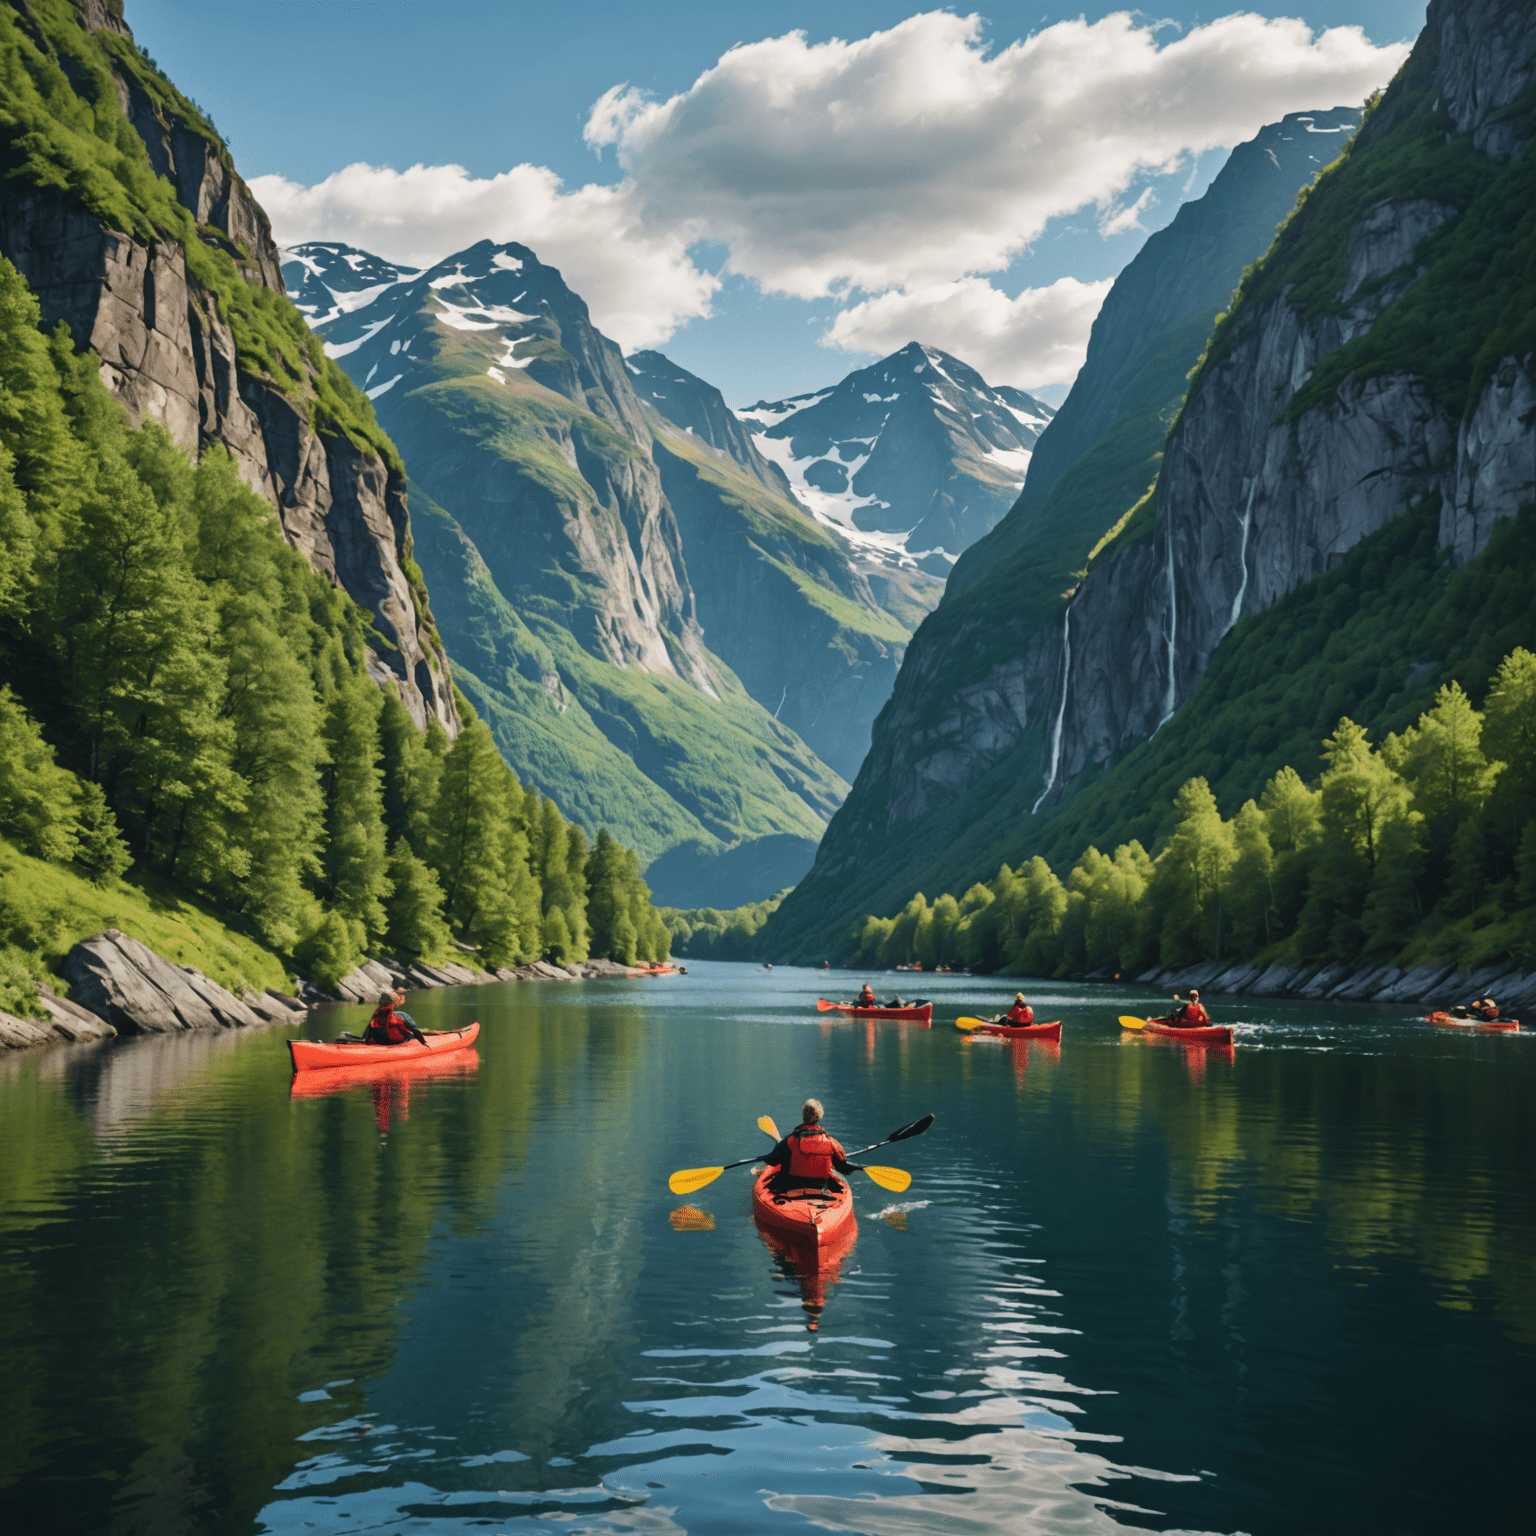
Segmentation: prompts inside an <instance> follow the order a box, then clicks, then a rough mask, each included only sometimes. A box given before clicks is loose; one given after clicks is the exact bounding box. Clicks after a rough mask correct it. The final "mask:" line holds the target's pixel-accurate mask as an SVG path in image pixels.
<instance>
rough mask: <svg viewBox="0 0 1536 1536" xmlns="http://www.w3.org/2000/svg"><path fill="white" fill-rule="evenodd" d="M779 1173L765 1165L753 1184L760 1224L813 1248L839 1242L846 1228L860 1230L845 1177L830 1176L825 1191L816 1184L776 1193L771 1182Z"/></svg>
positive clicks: (802, 1245) (754, 1203)
mask: <svg viewBox="0 0 1536 1536" xmlns="http://www.w3.org/2000/svg"><path fill="white" fill-rule="evenodd" d="M777 1173H778V1169H777V1168H764V1169H763V1171H762V1172H761V1173H760V1174H758V1176H757V1182H756V1183H755V1184H753V1186H752V1214H753V1216H755V1217H756V1218H757V1224H758V1225H759V1226H760V1227H763V1228H765V1229H766V1230H767V1231H769V1232H772V1233H775V1234H776V1235H779V1236H781V1237H784V1238H787V1239H788V1240H789V1241H790V1242H792V1243H794V1244H796V1245H797V1246H799V1247H807V1248H813V1249H814V1248H824V1247H827V1246H828V1245H829V1244H832V1243H834V1242H836V1241H837V1240H838V1238H839V1237H840V1235H841V1234H842V1233H843V1232H844V1230H845V1229H846V1228H849V1227H852V1228H853V1229H854V1230H857V1223H856V1222H855V1221H854V1219H853V1191H852V1190H851V1189H849V1188H848V1181H847V1180H846V1179H838V1178H831V1179H828V1180H827V1184H826V1188H825V1190H823V1189H820V1188H818V1187H816V1186H814V1185H813V1186H810V1187H808V1188H805V1189H793V1190H790V1191H789V1192H788V1193H786V1194H782V1195H776V1194H774V1192H773V1191H772V1190H771V1189H769V1187H768V1185H769V1183H770V1182H771V1181H772V1179H773V1178H774V1176H775V1175H776V1174H777Z"/></svg>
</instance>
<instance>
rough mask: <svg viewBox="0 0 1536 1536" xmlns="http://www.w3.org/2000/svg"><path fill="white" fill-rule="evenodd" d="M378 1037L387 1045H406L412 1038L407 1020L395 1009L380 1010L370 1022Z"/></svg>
mask: <svg viewBox="0 0 1536 1536" xmlns="http://www.w3.org/2000/svg"><path fill="white" fill-rule="evenodd" d="M368 1024H369V1027H370V1028H371V1029H372V1030H373V1032H374V1035H375V1036H376V1037H382V1038H383V1041H384V1044H385V1045H404V1044H405V1042H406V1041H407V1040H409V1039H410V1038H411V1032H410V1030H408V1029H407V1028H406V1027H405V1020H404V1019H402V1018H401V1017H400V1015H399V1014H397V1013H396V1012H395V1010H394V1009H393V1008H380V1009H378V1010H377V1011H376V1012H375V1013H374V1015H373V1017H372V1018H371V1019H370V1020H369V1021H368Z"/></svg>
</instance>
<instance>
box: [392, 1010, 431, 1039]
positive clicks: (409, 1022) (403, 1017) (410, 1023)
mask: <svg viewBox="0 0 1536 1536" xmlns="http://www.w3.org/2000/svg"><path fill="white" fill-rule="evenodd" d="M395 1017H396V1018H397V1019H399V1020H400V1022H401V1023H402V1024H404V1025H405V1027H406V1028H407V1029H408V1030H410V1032H411V1034H412V1035H414V1036H415V1038H416V1039H418V1040H420V1041H421V1043H422V1044H423V1045H425V1044H426V1043H427V1037H426V1036H425V1035H424V1034H422V1032H421V1031H420V1030H419V1029H417V1028H416V1020H415V1019H413V1018H412V1017H411V1016H410V1014H408V1013H401V1012H400V1010H399V1009H398V1008H397V1009H395Z"/></svg>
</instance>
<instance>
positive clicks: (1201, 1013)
mask: <svg viewBox="0 0 1536 1536" xmlns="http://www.w3.org/2000/svg"><path fill="white" fill-rule="evenodd" d="M1173 1020H1174V1023H1175V1024H1179V1025H1182V1026H1183V1027H1184V1028H1185V1029H1198V1028H1200V1027H1201V1026H1203V1025H1206V1024H1209V1023H1210V1022H1211V1016H1210V1014H1208V1013H1207V1012H1206V1011H1205V1008H1204V1007H1203V1006H1202V1005H1201V1004H1200V1003H1185V1004H1184V1006H1183V1007H1182V1008H1180V1009H1179V1011H1178V1012H1177V1013H1176V1014H1174V1016H1173Z"/></svg>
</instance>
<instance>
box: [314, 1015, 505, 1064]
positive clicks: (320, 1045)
mask: <svg viewBox="0 0 1536 1536" xmlns="http://www.w3.org/2000/svg"><path fill="white" fill-rule="evenodd" d="M423 1033H424V1034H425V1033H426V1031H423ZM479 1036H480V1025H479V1023H478V1021H477V1022H476V1023H474V1024H468V1025H466V1026H465V1027H464V1028H463V1029H446V1030H440V1031H435V1032H433V1033H432V1034H429V1035H427V1043H426V1044H425V1045H422V1044H421V1043H420V1042H419V1041H417V1040H407V1041H406V1042H405V1044H404V1045H362V1044H360V1043H359V1044H355V1045H336V1044H333V1043H332V1042H330V1041H328V1040H290V1041H289V1042H288V1054H289V1056H291V1057H292V1058H293V1070H294V1071H295V1072H309V1071H313V1070H314V1069H315V1068H317V1067H362V1066H371V1065H374V1064H376V1063H381V1062H387V1063H388V1064H389V1065H390V1066H404V1065H405V1064H406V1063H407V1062H411V1061H423V1060H425V1059H426V1058H428V1057H431V1056H442V1055H446V1054H447V1053H448V1052H450V1051H462V1050H463V1049H464V1047H465V1046H468V1045H473V1044H474V1043H475V1041H476V1040H477V1039H478V1038H479Z"/></svg>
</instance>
